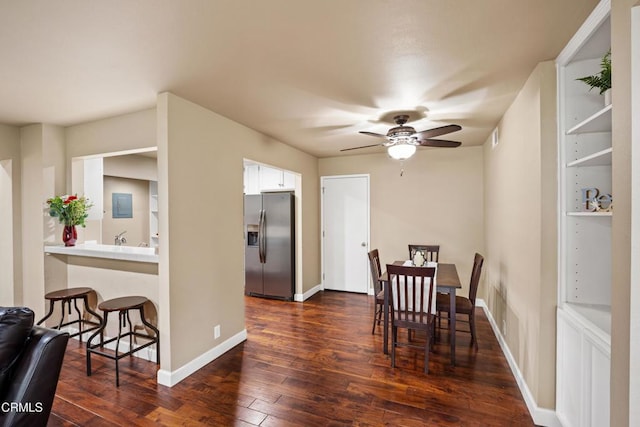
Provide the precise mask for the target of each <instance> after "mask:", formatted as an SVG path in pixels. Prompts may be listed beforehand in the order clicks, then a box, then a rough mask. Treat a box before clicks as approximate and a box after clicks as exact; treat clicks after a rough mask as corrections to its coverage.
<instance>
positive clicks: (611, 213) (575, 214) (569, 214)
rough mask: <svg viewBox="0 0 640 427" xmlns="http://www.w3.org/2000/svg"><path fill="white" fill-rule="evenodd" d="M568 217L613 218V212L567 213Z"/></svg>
mask: <svg viewBox="0 0 640 427" xmlns="http://www.w3.org/2000/svg"><path fill="white" fill-rule="evenodd" d="M567 216H592V217H598V216H602V217H605V216H613V212H567Z"/></svg>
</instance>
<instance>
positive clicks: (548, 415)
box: [476, 299, 562, 427]
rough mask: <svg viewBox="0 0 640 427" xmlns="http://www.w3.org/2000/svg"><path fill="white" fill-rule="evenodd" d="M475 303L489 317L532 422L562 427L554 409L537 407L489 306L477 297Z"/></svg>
mask: <svg viewBox="0 0 640 427" xmlns="http://www.w3.org/2000/svg"><path fill="white" fill-rule="evenodd" d="M476 305H477V306H478V307H481V308H482V309H483V310H484V314H485V315H486V316H487V319H489V323H490V324H491V329H493V333H494V334H495V336H496V338H497V339H498V343H500V348H501V349H502V353H503V354H504V357H505V358H506V359H507V363H509V367H510V368H511V372H512V373H513V376H514V377H515V379H516V383H517V384H518V388H519V389H520V392H521V393H522V396H523V397H524V401H525V403H526V405H527V408H528V409H529V413H530V414H531V418H533V422H534V423H535V424H536V425H538V426H545V427H562V423H561V422H560V419H559V418H558V415H557V414H556V412H555V411H554V410H551V409H545V408H540V407H538V404H537V403H536V401H535V399H534V398H533V395H532V394H531V390H529V387H528V386H527V382H526V381H525V379H524V377H523V376H522V372H520V368H518V364H517V363H516V359H515V358H514V357H513V354H511V350H509V346H508V345H507V342H506V341H505V339H504V337H503V336H502V332H500V328H498V325H497V324H496V322H495V320H494V318H493V316H492V315H491V312H490V311H489V307H487V304H486V303H485V301H484V300H481V299H478V300H476Z"/></svg>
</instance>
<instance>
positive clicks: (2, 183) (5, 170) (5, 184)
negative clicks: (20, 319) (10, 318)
mask: <svg viewBox="0 0 640 427" xmlns="http://www.w3.org/2000/svg"><path fill="white" fill-rule="evenodd" d="M11 171H12V164H11V160H0V198H1V199H2V200H13V190H12V185H13V180H12V178H11ZM0 235H1V236H2V239H0V305H2V306H5V307H11V306H13V305H15V301H14V286H13V211H12V209H2V210H0Z"/></svg>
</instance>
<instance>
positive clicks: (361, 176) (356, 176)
mask: <svg viewBox="0 0 640 427" xmlns="http://www.w3.org/2000/svg"><path fill="white" fill-rule="evenodd" d="M335 178H366V180H367V252H369V251H370V250H371V249H370V241H371V177H370V175H369V174H352V175H326V176H321V177H320V259H321V260H320V265H321V271H320V274H321V275H322V290H324V281H325V274H324V272H325V268H324V261H325V260H324V235H323V234H324V197H323V188H324V183H325V180H327V179H335ZM367 293H368V294H369V295H373V288H372V287H371V269H367Z"/></svg>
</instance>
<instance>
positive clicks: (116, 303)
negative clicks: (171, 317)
mask: <svg viewBox="0 0 640 427" xmlns="http://www.w3.org/2000/svg"><path fill="white" fill-rule="evenodd" d="M148 301H149V300H148V299H147V298H145V297H141V296H130V297H121V298H114V299H110V300H107V301H103V302H101V303H100V305H98V308H99V309H100V310H102V312H103V313H104V318H103V319H102V323H101V325H100V329H98V330H97V331H96V332H94V333H93V335H91V336H90V337H89V339H88V340H87V376H91V354H92V353H93V354H97V355H100V356H104V357H106V358H108V359H111V360H115V362H116V387H120V371H119V369H118V360H120V359H122V358H123V357H126V356H131V355H133V353H135V352H136V351H139V350H142V349H143V348H145V347H148V346H150V345H152V344H156V363H157V364H160V331H158V329H157V328H156V327H155V326H153V325H152V324H151V323H149V322H148V321H147V319H146V318H145V315H144V305H145V303H146V302H148ZM129 310H138V311H139V312H140V319H141V320H142V323H143V324H144V325H145V326H146V327H148V328H149V329H151V330H152V331H153V332H154V333H155V336H152V335H148V334H143V333H141V332H136V331H135V330H134V329H133V328H132V326H131V319H130V318H129ZM114 311H117V312H118V336H116V337H113V338H109V339H107V340H103V338H102V337H103V335H102V334H103V332H104V329H105V328H106V326H107V317H108V315H109V313H111V312H114ZM126 323H128V324H129V332H125V333H124V334H123V333H122V328H123V327H125V326H126ZM98 334H100V337H101V339H100V343H99V344H92V341H93V339H94V338H95V337H96V336H97V335H98ZM126 337H129V351H127V352H126V353H119V352H118V349H119V346H120V339H122V338H126ZM135 337H140V338H144V339H146V340H149V342H147V343H144V344H142V345H139V346H137V347H135V348H134V347H133V344H134V338H135ZM113 341H115V342H116V345H115V354H112V353H106V352H105V351H104V349H103V347H104V345H105V344H109V343H111V342H113ZM136 343H137V341H136Z"/></svg>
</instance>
